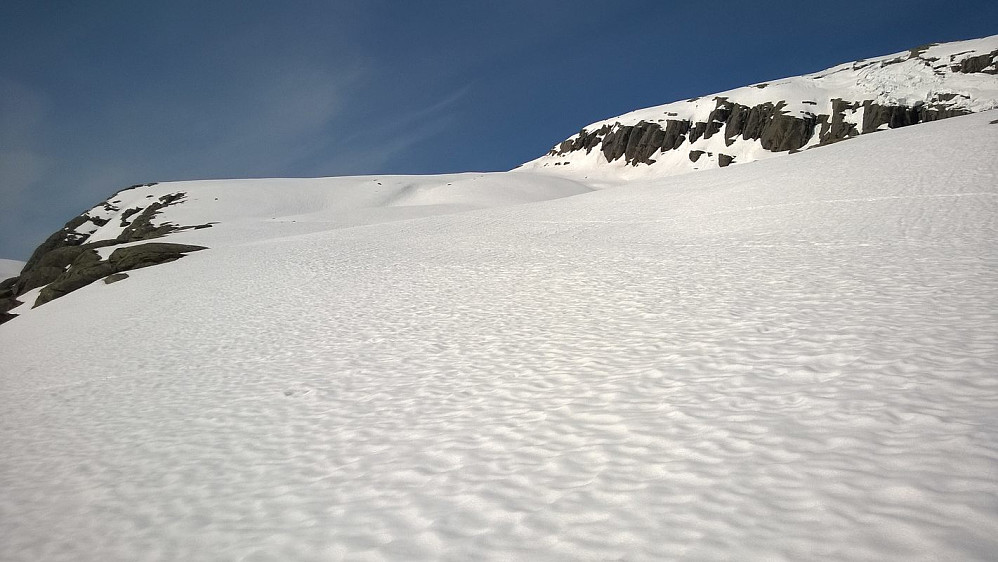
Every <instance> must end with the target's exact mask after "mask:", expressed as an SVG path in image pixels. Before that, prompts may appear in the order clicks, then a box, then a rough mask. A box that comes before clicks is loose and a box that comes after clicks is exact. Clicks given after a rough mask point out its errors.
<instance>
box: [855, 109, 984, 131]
mask: <svg viewBox="0 0 998 562" xmlns="http://www.w3.org/2000/svg"><path fill="white" fill-rule="evenodd" d="M863 108H864V111H863V134H866V133H872V132H873V131H876V130H877V129H878V128H879V127H881V126H882V125H884V124H886V125H887V126H888V127H889V128H891V129H897V128H898V127H907V126H908V125H915V124H916V123H924V122H926V121H936V120H939V119H946V118H948V117H956V116H958V115H966V114H968V113H970V112H969V111H966V110H962V109H946V108H942V107H933V106H930V105H927V104H922V103H919V104H915V105H913V106H907V105H880V104H878V103H875V102H872V101H866V102H863Z"/></svg>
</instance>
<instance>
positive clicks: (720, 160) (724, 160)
mask: <svg viewBox="0 0 998 562" xmlns="http://www.w3.org/2000/svg"><path fill="white" fill-rule="evenodd" d="M734 161H735V157H734V156H728V155H727V154H718V155H717V165H718V166H720V167H722V168H726V167H727V166H728V165H729V164H731V163H732V162H734Z"/></svg>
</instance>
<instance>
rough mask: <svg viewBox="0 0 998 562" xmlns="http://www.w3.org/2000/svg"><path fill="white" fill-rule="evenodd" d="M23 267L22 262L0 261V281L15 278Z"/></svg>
mask: <svg viewBox="0 0 998 562" xmlns="http://www.w3.org/2000/svg"><path fill="white" fill-rule="evenodd" d="M22 267H24V262H23V261H17V260H8V259H0V281H3V280H4V279H8V278H10V277H14V276H16V275H17V274H18V273H21V268H22Z"/></svg>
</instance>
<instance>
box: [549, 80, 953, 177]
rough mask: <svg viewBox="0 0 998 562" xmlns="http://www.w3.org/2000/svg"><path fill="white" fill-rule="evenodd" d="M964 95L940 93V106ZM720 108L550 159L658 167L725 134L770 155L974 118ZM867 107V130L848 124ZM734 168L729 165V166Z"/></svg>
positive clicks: (636, 128)
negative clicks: (883, 130)
mask: <svg viewBox="0 0 998 562" xmlns="http://www.w3.org/2000/svg"><path fill="white" fill-rule="evenodd" d="M958 95H959V94H939V96H938V98H937V99H938V100H939V101H940V102H942V101H945V100H948V99H952V98H953V97H956V96H958ZM715 99H716V103H717V106H716V107H715V109H714V110H713V111H711V112H710V114H709V116H708V118H707V120H706V121H697V122H693V121H688V120H677V119H669V120H667V121H666V122H665V124H666V125H665V128H664V129H663V128H662V126H661V125H659V124H658V123H653V122H648V121H640V122H638V123H637V124H636V125H622V124H621V123H619V122H618V123H615V124H613V125H604V126H602V127H600V128H599V129H596V130H594V131H587V130H586V129H583V130H582V131H580V132H579V134H578V135H576V136H574V137H572V138H570V139H568V140H566V141H564V142H562V143H561V144H559V145H558V146H556V147H555V148H553V149H552V150H551V151H550V152H549V153H548V154H549V155H550V156H559V155H566V154H569V153H572V152H575V151H581V150H585V151H586V153H587V154H588V153H590V152H591V151H592V150H593V149H594V148H597V147H599V149H600V151H601V152H602V153H603V156H604V157H605V158H606V160H607V162H613V161H616V160H618V159H620V158H623V159H624V161H625V162H626V163H627V164H630V165H632V166H637V165H638V164H653V163H655V161H656V160H655V155H657V154H660V153H664V152H667V151H670V150H677V149H679V148H680V147H681V146H683V144H684V143H686V142H689V143H691V144H692V143H695V142H697V141H699V140H701V139H710V138H712V137H713V136H714V135H716V134H718V133H721V134H723V136H724V142H725V144H726V145H727V146H732V145H733V144H734V143H735V142H736V140H737V139H738V138H741V139H742V140H745V141H749V140H754V141H757V142H758V143H759V144H760V145H761V146H762V148H764V149H765V150H768V151H770V152H794V151H798V150H801V149H803V148H804V147H806V146H808V144H809V143H811V141H812V139H813V138H814V136H815V134H817V135H818V142H817V145H819V146H823V145H827V144H831V143H835V142H838V141H841V140H844V139H848V138H851V137H854V136H857V135H859V134H865V133H870V132H873V131H876V130H878V129H879V128H880V127H882V126H883V125H887V126H888V127H889V128H891V129H896V128H898V127H906V126H908V125H914V124H916V123H923V122H927V121H936V120H938V119H946V118H948V117H955V116H958V115H966V114H968V113H970V112H969V111H967V110H964V109H959V108H949V107H946V106H944V105H941V104H927V103H916V104H914V105H911V106H908V105H882V104H878V103H876V102H873V101H864V102H855V101H846V100H842V99H834V100H832V107H831V112H830V113H826V114H814V113H804V114H801V115H799V116H794V115H789V114H787V112H786V111H785V109H784V108H785V107H786V102H785V101H778V102H775V103H771V102H766V103H762V104H759V105H756V106H752V107H749V106H746V105H742V104H738V103H732V102H730V101H728V100H727V99H726V98H723V97H718V98H715ZM860 108H862V109H863V110H864V111H863V122H862V130H859V129H857V126H856V124H855V123H850V122H848V121H847V120H846V113H847V112H855V111H857V110H858V109H860ZM703 152H704V151H702V150H691V151H690V153H689V155H690V160H691V161H693V162H696V161H697V159H698V158H699V157H700V154H703ZM729 163H730V162H729Z"/></svg>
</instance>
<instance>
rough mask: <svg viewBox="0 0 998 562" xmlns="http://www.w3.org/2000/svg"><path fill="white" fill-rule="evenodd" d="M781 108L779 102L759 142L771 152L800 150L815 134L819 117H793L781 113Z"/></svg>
mask: <svg viewBox="0 0 998 562" xmlns="http://www.w3.org/2000/svg"><path fill="white" fill-rule="evenodd" d="M781 103H782V102H781ZM779 110H780V105H779V104H778V105H777V106H776V108H775V113H774V114H773V117H772V119H770V121H769V122H768V123H766V125H765V126H764V127H763V131H762V136H761V137H759V142H760V143H762V147H763V148H765V149H766V150H769V151H771V152H786V151H789V150H800V149H801V148H802V147H804V145H806V144H807V143H808V141H809V140H811V136H812V135H814V127H815V125H816V124H817V118H815V117H814V116H813V115H808V116H805V117H803V118H801V117H792V116H790V115H784V114H782V113H779Z"/></svg>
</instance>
